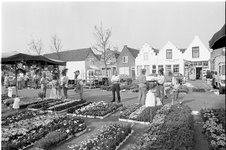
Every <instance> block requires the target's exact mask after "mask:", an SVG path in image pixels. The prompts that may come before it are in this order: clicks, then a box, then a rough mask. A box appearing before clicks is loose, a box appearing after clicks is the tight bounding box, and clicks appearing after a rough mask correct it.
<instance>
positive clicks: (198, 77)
mask: <svg viewBox="0 0 226 150" xmlns="http://www.w3.org/2000/svg"><path fill="white" fill-rule="evenodd" d="M201 70H202V67H196V79H200V78H201Z"/></svg>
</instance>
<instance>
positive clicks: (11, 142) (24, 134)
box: [2, 114, 86, 149]
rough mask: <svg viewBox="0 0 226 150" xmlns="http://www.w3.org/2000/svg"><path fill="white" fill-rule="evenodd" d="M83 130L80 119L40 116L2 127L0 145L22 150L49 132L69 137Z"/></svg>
mask: <svg viewBox="0 0 226 150" xmlns="http://www.w3.org/2000/svg"><path fill="white" fill-rule="evenodd" d="M84 129H86V125H85V123H84V120H83V119H81V118H76V117H73V118H72V117H67V116H65V115H54V114H51V115H41V116H37V117H33V118H30V119H26V120H21V121H19V122H15V123H12V124H10V125H9V126H8V127H2V145H3V146H4V147H6V148H9V149H12V148H13V147H17V148H22V149H23V148H24V147H26V146H27V145H30V144H32V143H34V142H35V141H37V140H39V139H41V138H43V137H44V136H45V135H47V134H48V133H49V132H51V131H59V132H61V133H66V134H67V135H68V136H69V135H75V134H76V133H78V132H81V131H83V130H84Z"/></svg>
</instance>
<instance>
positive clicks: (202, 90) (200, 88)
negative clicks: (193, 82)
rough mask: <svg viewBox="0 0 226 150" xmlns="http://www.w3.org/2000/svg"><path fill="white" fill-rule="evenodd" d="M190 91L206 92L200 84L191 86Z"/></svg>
mask: <svg viewBox="0 0 226 150" xmlns="http://www.w3.org/2000/svg"><path fill="white" fill-rule="evenodd" d="M192 92H200V93H203V92H206V90H205V89H204V88H202V87H200V86H196V87H193V88H192Z"/></svg>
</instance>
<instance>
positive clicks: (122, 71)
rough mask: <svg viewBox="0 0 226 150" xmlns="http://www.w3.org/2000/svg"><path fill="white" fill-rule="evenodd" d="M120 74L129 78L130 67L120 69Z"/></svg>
mask: <svg viewBox="0 0 226 150" xmlns="http://www.w3.org/2000/svg"><path fill="white" fill-rule="evenodd" d="M119 74H120V75H128V76H129V67H119Z"/></svg>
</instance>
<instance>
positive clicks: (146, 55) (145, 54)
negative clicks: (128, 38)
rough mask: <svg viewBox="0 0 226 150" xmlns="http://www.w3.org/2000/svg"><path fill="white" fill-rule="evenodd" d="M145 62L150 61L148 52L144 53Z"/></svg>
mask: <svg viewBox="0 0 226 150" xmlns="http://www.w3.org/2000/svg"><path fill="white" fill-rule="evenodd" d="M144 61H148V52H144Z"/></svg>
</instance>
